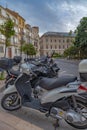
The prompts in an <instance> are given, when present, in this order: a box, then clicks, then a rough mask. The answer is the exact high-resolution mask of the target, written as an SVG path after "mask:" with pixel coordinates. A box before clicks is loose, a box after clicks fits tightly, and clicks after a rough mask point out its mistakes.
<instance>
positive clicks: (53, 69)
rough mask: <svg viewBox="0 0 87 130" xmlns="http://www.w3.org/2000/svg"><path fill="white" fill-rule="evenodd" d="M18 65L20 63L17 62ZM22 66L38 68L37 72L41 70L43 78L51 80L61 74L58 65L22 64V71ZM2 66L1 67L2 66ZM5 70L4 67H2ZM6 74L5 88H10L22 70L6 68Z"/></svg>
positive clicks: (40, 62)
mask: <svg viewBox="0 0 87 130" xmlns="http://www.w3.org/2000/svg"><path fill="white" fill-rule="evenodd" d="M2 62H3V61H2ZM17 63H18V62H17ZM22 65H25V66H26V65H27V66H28V67H29V66H32V67H34V68H36V72H37V70H39V72H40V73H41V74H40V75H41V76H43V77H49V78H52V77H58V72H59V70H60V69H59V67H58V66H57V64H56V63H53V64H51V63H48V62H46V63H43V62H42V61H39V62H37V61H34V62H33V61H32V62H29V61H28V62H27V61H26V62H25V63H22V64H21V65H20V70H21V66H22ZM0 66H1V65H0ZM13 66H14V65H13ZM1 68H3V67H1ZM5 70H6V72H7V76H6V80H5V88H7V87H9V84H10V85H13V84H14V82H15V80H16V79H17V77H18V76H19V75H20V73H21V72H20V70H14V69H12V67H10V69H9V68H8V69H7V68H5Z"/></svg>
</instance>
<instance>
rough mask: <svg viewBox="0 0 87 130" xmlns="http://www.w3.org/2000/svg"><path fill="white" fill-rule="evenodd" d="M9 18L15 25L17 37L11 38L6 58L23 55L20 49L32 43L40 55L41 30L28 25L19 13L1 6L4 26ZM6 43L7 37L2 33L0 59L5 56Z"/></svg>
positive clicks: (0, 15)
mask: <svg viewBox="0 0 87 130" xmlns="http://www.w3.org/2000/svg"><path fill="white" fill-rule="evenodd" d="M8 17H9V18H11V19H12V21H13V22H14V23H15V26H14V30H15V35H14V36H12V37H11V46H9V47H8V48H7V53H6V57H9V58H13V57H14V56H17V55H21V51H20V48H21V47H22V45H23V44H24V43H28V44H29V43H32V44H33V45H34V46H35V48H36V49H37V55H39V28H38V27H31V25H29V24H26V21H25V19H24V18H23V17H22V16H20V14H19V13H17V12H15V11H12V10H10V9H8V8H4V7H2V6H0V24H3V23H4V22H5V21H6V19H7V18H8ZM4 43H5V37H4V35H2V34H1V33H0V57H3V56H4V52H5V45H4Z"/></svg>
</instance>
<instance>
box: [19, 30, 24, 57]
mask: <svg viewBox="0 0 87 130" xmlns="http://www.w3.org/2000/svg"><path fill="white" fill-rule="evenodd" d="M23 42H24V31H23V29H22V30H21V40H20V56H21V58H22V44H23Z"/></svg>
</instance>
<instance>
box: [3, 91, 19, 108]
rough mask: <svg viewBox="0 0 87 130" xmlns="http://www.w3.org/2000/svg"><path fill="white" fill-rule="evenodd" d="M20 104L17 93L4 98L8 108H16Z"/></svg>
mask: <svg viewBox="0 0 87 130" xmlns="http://www.w3.org/2000/svg"><path fill="white" fill-rule="evenodd" d="M19 106H20V103H19V98H18V94H17V93H13V94H10V95H8V96H7V97H6V99H5V100H4V107H5V108H7V109H14V108H17V107H19Z"/></svg>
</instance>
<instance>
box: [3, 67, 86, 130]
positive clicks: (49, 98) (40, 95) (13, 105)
mask: <svg viewBox="0 0 87 130" xmlns="http://www.w3.org/2000/svg"><path fill="white" fill-rule="evenodd" d="M34 77H37V75H36V74H35V73H34V72H33V71H32V70H31V69H30V68H29V67H27V66H22V74H20V75H19V76H18V78H17V80H16V81H15V86H13V87H12V86H11V87H9V88H7V89H6V90H5V91H4V93H3V94H4V96H3V98H2V100H1V105H2V107H3V108H4V109H5V110H9V111H12V110H16V109H18V108H20V107H22V106H25V107H28V108H32V109H35V110H38V111H40V112H43V113H45V115H46V116H47V117H49V116H52V117H53V118H55V119H57V120H60V119H64V120H65V121H66V122H67V123H68V124H70V125H71V126H73V127H75V128H78V129H85V128H87V98H86V97H85V96H82V95H83V92H84V95H85V94H86V92H87V88H86V87H85V86H82V85H81V83H80V82H79V81H77V77H75V76H62V77H59V78H58V79H54V78H53V79H52V78H42V79H40V80H39V81H38V82H37V85H35V86H34V87H32V84H31V80H32V79H33V78H34ZM78 92H80V94H79V93H78ZM17 96H18V97H17Z"/></svg>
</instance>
